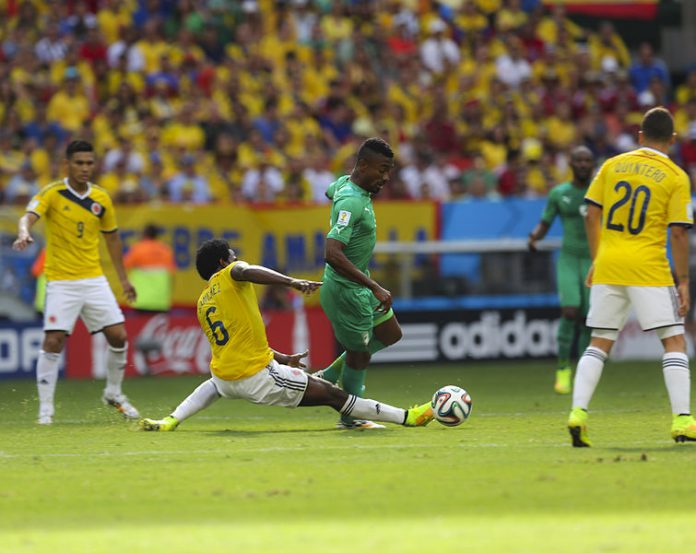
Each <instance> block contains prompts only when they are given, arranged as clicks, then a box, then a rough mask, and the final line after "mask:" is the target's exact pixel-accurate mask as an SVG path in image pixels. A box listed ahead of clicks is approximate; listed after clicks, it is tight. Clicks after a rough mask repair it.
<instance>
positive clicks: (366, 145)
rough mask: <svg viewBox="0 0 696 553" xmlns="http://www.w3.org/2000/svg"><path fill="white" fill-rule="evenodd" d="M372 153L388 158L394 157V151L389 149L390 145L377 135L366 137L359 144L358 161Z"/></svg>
mask: <svg viewBox="0 0 696 553" xmlns="http://www.w3.org/2000/svg"><path fill="white" fill-rule="evenodd" d="M372 154H378V155H381V156H384V157H387V158H389V159H392V158H393V157H394V151H393V150H392V149H391V146H390V145H389V144H388V143H387V142H386V141H385V140H382V139H381V138H378V137H373V138H368V139H367V140H366V141H365V142H363V143H362V144H361V145H360V148H358V161H360V160H361V159H365V158H366V157H368V156H370V155H372Z"/></svg>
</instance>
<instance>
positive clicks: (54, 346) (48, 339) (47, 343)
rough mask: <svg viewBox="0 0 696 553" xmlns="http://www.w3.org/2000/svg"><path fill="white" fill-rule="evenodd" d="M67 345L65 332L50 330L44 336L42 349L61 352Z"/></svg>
mask: <svg viewBox="0 0 696 553" xmlns="http://www.w3.org/2000/svg"><path fill="white" fill-rule="evenodd" d="M64 346H65V334H62V333H57V332H56V333H54V332H50V333H47V334H46V335H45V336H44V340H43V344H42V346H41V349H43V350H44V351H46V352H49V353H60V352H62V351H63V347H64Z"/></svg>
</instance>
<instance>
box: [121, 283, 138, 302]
mask: <svg viewBox="0 0 696 553" xmlns="http://www.w3.org/2000/svg"><path fill="white" fill-rule="evenodd" d="M121 287H122V288H123V295H124V296H125V297H126V301H127V302H128V303H133V302H134V301H135V300H136V298H137V297H138V293H137V292H136V291H135V288H134V287H133V285H132V284H131V283H130V281H129V280H128V279H123V280H122V281H121Z"/></svg>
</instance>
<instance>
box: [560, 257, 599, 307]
mask: <svg viewBox="0 0 696 553" xmlns="http://www.w3.org/2000/svg"><path fill="white" fill-rule="evenodd" d="M591 265H592V260H591V259H590V258H589V257H578V256H576V255H572V254H568V253H565V252H561V253H560V255H559V256H558V264H557V265H556V280H557V282H558V298H559V300H560V302H561V307H579V308H581V309H582V313H583V314H585V315H586V314H587V310H588V307H589V304H590V289H589V288H587V286H585V278H586V277H587V272H588V271H589V270H590V266H591Z"/></svg>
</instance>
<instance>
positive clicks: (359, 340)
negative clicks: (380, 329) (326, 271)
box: [319, 280, 394, 351]
mask: <svg viewBox="0 0 696 553" xmlns="http://www.w3.org/2000/svg"><path fill="white" fill-rule="evenodd" d="M319 300H320V301H321V307H322V309H323V310H324V313H326V316H327V317H328V318H329V321H331V326H332V327H333V331H334V334H335V335H336V339H337V340H338V341H339V343H340V344H341V345H342V346H343V347H344V348H345V349H346V350H348V351H368V348H367V344H369V343H370V340H371V339H372V329H373V328H374V327H376V326H377V325H380V324H382V323H383V322H384V321H387V320H389V319H390V318H392V317H393V316H394V311H392V310H391V309H389V311H387V312H386V313H385V312H382V311H376V309H377V306H378V305H379V301H377V298H375V296H374V294H373V293H372V292H371V291H370V290H368V289H367V288H349V287H347V286H343V285H341V284H338V283H336V282H333V281H331V280H325V281H324V284H323V285H322V287H321V288H320V289H319Z"/></svg>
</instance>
